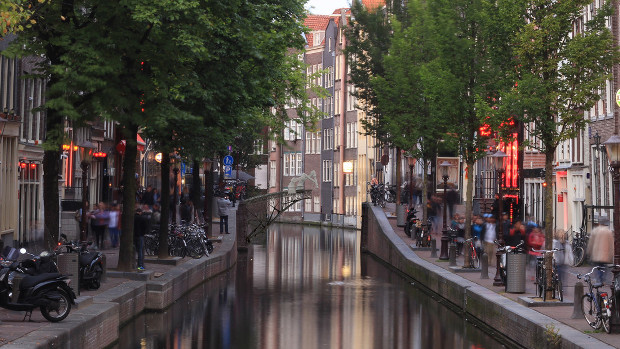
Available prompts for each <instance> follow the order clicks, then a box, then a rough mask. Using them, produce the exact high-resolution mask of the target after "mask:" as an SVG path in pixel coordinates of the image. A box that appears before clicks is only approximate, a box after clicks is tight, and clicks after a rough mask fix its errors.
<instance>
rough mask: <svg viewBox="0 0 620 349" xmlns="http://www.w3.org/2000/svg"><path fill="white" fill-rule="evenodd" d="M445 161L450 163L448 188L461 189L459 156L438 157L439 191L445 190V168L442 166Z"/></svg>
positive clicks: (437, 175) (436, 172)
mask: <svg viewBox="0 0 620 349" xmlns="http://www.w3.org/2000/svg"><path fill="white" fill-rule="evenodd" d="M444 161H447V162H449V163H450V167H448V188H449V189H454V190H456V191H459V190H460V188H459V177H460V175H461V162H460V160H459V158H458V157H437V170H436V171H435V174H436V183H437V191H438V192H443V178H442V175H443V168H442V166H440V165H441V164H442V163H444Z"/></svg>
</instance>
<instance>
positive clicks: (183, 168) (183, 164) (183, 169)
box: [181, 162, 185, 176]
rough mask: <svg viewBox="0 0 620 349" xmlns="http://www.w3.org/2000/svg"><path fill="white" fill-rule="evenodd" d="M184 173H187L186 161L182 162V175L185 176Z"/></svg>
mask: <svg viewBox="0 0 620 349" xmlns="http://www.w3.org/2000/svg"><path fill="white" fill-rule="evenodd" d="M184 175H185V163H184V162H182V163H181V176H184Z"/></svg>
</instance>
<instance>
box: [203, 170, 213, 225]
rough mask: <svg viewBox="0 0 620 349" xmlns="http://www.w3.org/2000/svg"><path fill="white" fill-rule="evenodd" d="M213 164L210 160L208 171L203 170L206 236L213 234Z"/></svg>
mask: <svg viewBox="0 0 620 349" xmlns="http://www.w3.org/2000/svg"><path fill="white" fill-rule="evenodd" d="M214 165H215V164H214V163H213V162H211V166H210V168H209V171H208V172H205V205H204V214H203V216H204V218H205V228H206V229H207V236H212V235H213V228H212V226H211V225H212V222H213V209H212V207H211V204H212V202H213V185H214V183H213V174H214V170H213V168H214V167H215V166H214Z"/></svg>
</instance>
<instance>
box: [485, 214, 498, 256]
mask: <svg viewBox="0 0 620 349" xmlns="http://www.w3.org/2000/svg"><path fill="white" fill-rule="evenodd" d="M485 219H486V222H485V224H484V238H483V241H484V243H483V246H484V253H486V254H487V256H488V257H487V258H488V261H489V265H491V266H493V265H495V263H496V261H495V238H496V236H497V233H496V231H495V229H496V224H495V217H493V215H491V214H490V213H487V214H486V215H485Z"/></svg>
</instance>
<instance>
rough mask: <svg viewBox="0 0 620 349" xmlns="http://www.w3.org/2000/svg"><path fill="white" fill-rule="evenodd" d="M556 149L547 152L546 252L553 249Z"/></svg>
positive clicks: (548, 282)
mask: <svg viewBox="0 0 620 349" xmlns="http://www.w3.org/2000/svg"><path fill="white" fill-rule="evenodd" d="M554 159H555V148H547V150H546V152H545V184H546V187H545V222H544V223H545V247H544V249H545V250H550V249H551V248H552V247H553V199H554V197H553V160H554ZM551 264H552V254H550V253H546V254H545V268H546V270H545V273H546V275H545V276H546V278H545V279H546V285H545V289H546V292H547V299H551V297H552V290H551V275H552V271H553V270H552V265H551Z"/></svg>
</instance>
